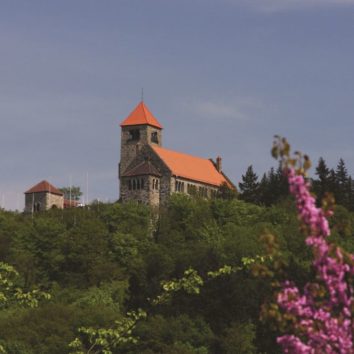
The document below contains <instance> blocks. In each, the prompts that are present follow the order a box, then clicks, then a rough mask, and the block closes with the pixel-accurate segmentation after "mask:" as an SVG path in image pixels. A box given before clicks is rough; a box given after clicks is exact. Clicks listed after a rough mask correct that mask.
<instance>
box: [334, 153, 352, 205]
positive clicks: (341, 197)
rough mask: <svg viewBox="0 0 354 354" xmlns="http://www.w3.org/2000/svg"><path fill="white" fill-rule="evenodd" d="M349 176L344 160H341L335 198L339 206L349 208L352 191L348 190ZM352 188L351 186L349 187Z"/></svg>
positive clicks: (336, 173) (336, 175)
mask: <svg viewBox="0 0 354 354" xmlns="http://www.w3.org/2000/svg"><path fill="white" fill-rule="evenodd" d="M348 181H349V175H348V171H347V168H346V166H345V162H344V160H343V159H342V158H341V159H339V162H338V165H337V168H336V172H335V189H336V191H335V197H336V201H337V203H338V204H341V205H343V206H348V205H349V204H350V201H349V199H350V193H351V192H350V191H349V190H348ZM349 188H351V186H350V187H349Z"/></svg>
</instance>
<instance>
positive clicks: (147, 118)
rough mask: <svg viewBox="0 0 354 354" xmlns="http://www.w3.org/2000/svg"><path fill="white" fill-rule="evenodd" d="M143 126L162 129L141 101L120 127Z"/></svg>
mask: <svg viewBox="0 0 354 354" xmlns="http://www.w3.org/2000/svg"><path fill="white" fill-rule="evenodd" d="M144 124H147V125H151V126H153V127H156V128H160V129H162V125H161V124H160V123H159V122H158V120H157V119H156V118H155V117H154V116H153V115H152V113H151V112H150V111H149V109H148V108H147V106H146V104H145V103H144V102H143V101H141V102H140V103H139V104H138V105H137V106H136V107H135V108H134V110H133V112H131V113H130V114H129V116H128V117H127V118H125V119H124V120H123V122H122V123H121V124H120V126H121V127H125V126H127V125H144Z"/></svg>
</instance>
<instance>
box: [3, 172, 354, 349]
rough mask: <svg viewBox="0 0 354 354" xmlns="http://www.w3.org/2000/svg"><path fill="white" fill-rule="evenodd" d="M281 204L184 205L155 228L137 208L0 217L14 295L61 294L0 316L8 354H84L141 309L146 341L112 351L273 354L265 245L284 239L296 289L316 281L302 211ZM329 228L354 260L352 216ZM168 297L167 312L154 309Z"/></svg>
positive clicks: (140, 334)
mask: <svg viewBox="0 0 354 354" xmlns="http://www.w3.org/2000/svg"><path fill="white" fill-rule="evenodd" d="M273 174H274V176H275V175H276V174H277V172H276V171H273ZM274 176H273V177H274ZM273 177H272V178H273ZM279 195H280V194H279ZM278 200H280V202H278V203H275V202H274V203H275V204H274V203H273V202H272V203H270V204H272V205H271V206H269V207H268V206H264V205H267V203H261V204H259V205H256V204H253V203H248V202H245V201H243V200H238V199H234V198H232V199H221V198H216V199H213V200H204V199H200V198H198V197H197V196H196V197H193V198H190V197H187V196H185V195H181V194H178V195H174V196H173V197H172V198H171V202H170V203H169V204H168V205H167V206H166V208H165V209H163V210H161V215H160V217H159V219H158V220H157V218H155V217H154V216H153V213H152V212H151V211H150V210H149V208H148V207H146V206H144V205H138V204H134V203H132V204H124V205H122V204H100V205H99V206H93V207H91V209H84V208H74V209H66V210H51V211H49V212H45V213H40V214H36V215H34V218H33V219H32V218H31V216H30V215H22V214H18V213H9V212H4V211H0V262H4V263H7V264H11V265H13V266H14V267H15V268H16V270H17V272H18V273H19V274H20V276H15V273H13V272H12V271H10V272H9V273H8V277H7V278H8V280H11V281H12V282H13V284H14V287H13V288H12V289H13V290H15V289H16V288H20V289H22V291H23V293H24V294H26V293H32V291H33V290H34V289H35V286H38V288H39V289H45V291H46V292H48V293H50V294H52V299H51V301H49V302H47V301H39V302H38V306H37V307H36V308H28V306H18V301H17V300H16V299H14V298H13V295H14V294H15V292H12V295H11V299H12V300H14V302H8V303H7V305H6V306H3V308H2V310H1V311H0V345H1V346H2V347H3V348H4V350H6V352H7V353H11V354H12V353H13V354H24V353H26V354H37V353H41V354H42V353H43V354H46V353H48V354H57V353H58V354H62V353H67V352H68V351H69V349H68V343H70V342H73V341H74V340H75V338H78V339H79V340H80V343H81V345H82V347H80V348H79V349H77V350H81V351H85V350H86V351H87V350H88V349H89V348H90V346H92V344H94V343H95V340H96V339H98V338H100V337H99V336H100V335H101V337H103V338H104V339H105V340H106V341H107V343H110V342H111V340H113V337H110V336H109V334H108V333H110V332H99V330H100V329H101V330H104V331H109V330H113V331H114V330H116V329H117V324H116V323H115V321H117V320H118V321H123V322H124V321H125V320H126V319H127V318H128V317H126V315H125V314H126V313H127V312H130V311H134V310H135V309H138V308H143V309H144V310H145V311H146V312H147V313H148V316H147V318H146V320H144V321H137V322H136V325H135V326H134V328H133V329H132V331H131V335H132V337H133V338H135V339H137V338H139V340H138V342H137V343H133V342H134V341H128V342H127V343H124V344H123V343H121V344H119V346H117V347H116V348H114V347H110V349H107V350H111V352H113V353H127V354H128V353H129V354H134V353H136V354H144V353H145V354H152V353H163V354H166V353H188V354H189V353H200V354H205V353H210V354H213V353H217V354H219V353H220V354H224V353H228V352H229V353H232V348H233V347H234V346H238V347H239V348H241V349H240V350H244V352H247V350H248V351H249V352H250V353H252V352H257V353H270V354H273V353H275V352H276V350H275V342H274V338H275V333H274V332H273V330H272V329H271V328H270V327H269V326H265V325H263V324H262V323H261V322H260V321H259V312H260V307H261V305H262V303H263V302H264V301H265V299H267V298H270V297H271V295H272V289H271V285H270V282H269V280H268V279H266V278H262V277H258V278H254V277H253V273H254V270H255V268H256V270H257V271H258V272H259V273H260V274H261V273H262V271H264V268H262V267H263V266H265V265H273V266H274V264H275V263H276V262H277V259H275V258H273V259H272V258H267V259H263V260H262V259H257V255H264V254H266V251H267V247H269V245H268V246H265V245H264V243H262V242H261V241H260V239H259V235H262V234H267V233H272V234H274V235H276V239H277V247H278V251H279V252H280V253H281V254H282V258H283V262H284V267H283V271H284V272H288V273H290V274H291V275H292V279H294V280H295V281H296V282H297V283H299V284H303V283H306V281H308V279H310V278H311V276H312V274H311V270H310V259H311V254H310V253H309V251H308V250H307V249H305V248H304V247H303V237H302V236H301V233H300V231H299V224H298V220H297V218H296V214H295V211H294V207H293V206H292V203H291V202H289V200H288V199H287V198H286V197H285V198H278ZM331 223H332V226H333V228H334V232H333V237H334V239H335V240H336V242H339V243H340V244H341V245H342V246H343V247H344V248H345V249H347V250H349V251H352V250H353V249H354V238H353V233H354V217H353V214H352V213H351V212H350V211H349V210H347V209H346V208H345V207H337V209H336V210H335V214H334V217H333V219H332V221H331ZM252 260H257V262H253V261H252ZM255 264H257V265H259V267H258V268H257V267H256V265H255ZM186 270H187V272H186ZM185 272H186V273H185ZM0 274H2V273H1V272H0ZM1 279H3V278H1ZM275 280H277V279H275ZM279 280H280V277H279ZM161 285H164V286H165V288H166V290H164V289H163V287H162V286H161ZM0 291H1V292H3V293H4V296H6V297H9V298H10V296H9V295H8V294H7V293H6V292H5V291H3V290H0ZM19 294H21V293H19ZM159 295H160V296H162V297H163V299H162V300H163V301H160V302H159V305H158V306H156V305H153V303H152V299H157V298H158V296H159ZM36 296H37V295H36ZM164 297H165V298H164ZM40 299H41V297H39V298H38V300H40ZM12 300H11V301H12ZM24 300H25V299H24ZM15 302H16V304H17V305H16V306H14V304H15ZM78 328H85V329H87V331H86V332H85V331H84V332H82V333H81V332H78V331H77V330H78ZM120 328H121V327H120ZM88 329H90V330H88ZM102 333H103V334H102ZM90 334H91V337H92V344H91V345H90ZM76 343H78V342H77V341H76ZM76 348H77V347H76ZM96 348H97V351H99V350H101V349H102V347H100V346H97V345H96ZM242 348H245V349H242ZM254 348H255V349H254ZM72 350H73V351H74V350H76V349H74V348H72ZM91 352H92V351H91ZM101 352H102V351H101Z"/></svg>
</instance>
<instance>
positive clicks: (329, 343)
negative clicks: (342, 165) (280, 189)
mask: <svg viewBox="0 0 354 354" xmlns="http://www.w3.org/2000/svg"><path fill="white" fill-rule="evenodd" d="M287 177H288V182H289V188H290V193H291V194H292V195H293V196H294V197H295V199H296V207H297V210H298V214H299V219H300V221H301V222H302V223H303V224H304V225H306V226H307V228H308V229H309V230H310V232H309V233H310V235H308V236H307V238H306V244H307V245H308V246H310V247H312V249H313V251H314V255H315V256H314V257H315V258H314V262H313V264H314V267H315V269H316V273H317V283H309V284H307V285H306V286H305V287H304V290H303V293H302V294H301V292H300V290H299V289H298V288H297V287H296V286H295V285H294V284H293V283H291V282H290V281H286V282H285V283H284V284H283V287H282V290H281V292H280V293H279V294H278V297H277V302H278V305H279V307H280V308H281V309H282V310H283V311H285V312H286V313H287V315H288V318H292V319H293V321H294V322H293V323H294V334H287V335H283V336H281V337H278V339H277V341H278V343H279V344H280V345H281V347H282V349H283V351H284V353H304V354H317V353H329V354H331V353H341V354H349V353H354V349H353V342H352V330H353V322H352V316H351V307H352V304H353V288H352V286H351V285H350V284H348V282H349V279H351V276H352V275H353V274H354V269H353V267H352V266H350V265H349V264H347V263H346V262H345V261H344V258H343V253H342V251H341V250H340V248H336V249H335V250H333V251H331V249H330V246H329V244H328V242H327V237H328V236H329V235H330V229H329V225H328V220H327V219H326V216H325V214H324V212H323V210H322V209H321V208H317V207H316V203H315V198H314V197H313V196H312V195H311V194H310V186H309V183H308V182H306V181H305V179H304V177H303V176H301V175H296V173H295V171H294V169H293V168H289V169H288V170H287ZM321 288H324V289H325V291H326V296H324V297H318V292H319V291H321Z"/></svg>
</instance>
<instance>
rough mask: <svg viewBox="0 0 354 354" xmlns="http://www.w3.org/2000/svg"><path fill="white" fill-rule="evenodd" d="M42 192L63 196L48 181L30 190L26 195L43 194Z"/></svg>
mask: <svg viewBox="0 0 354 354" xmlns="http://www.w3.org/2000/svg"><path fill="white" fill-rule="evenodd" d="M41 192H49V193H52V194H58V195H63V193H62V192H61V191H60V190H59V189H57V188H55V187H54V186H53V185H52V184H50V183H49V182H47V181H42V182H39V183H38V184H36V185H35V186H33V187H32V188H31V189H29V190H28V191H27V192H25V194H29V193H41Z"/></svg>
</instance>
